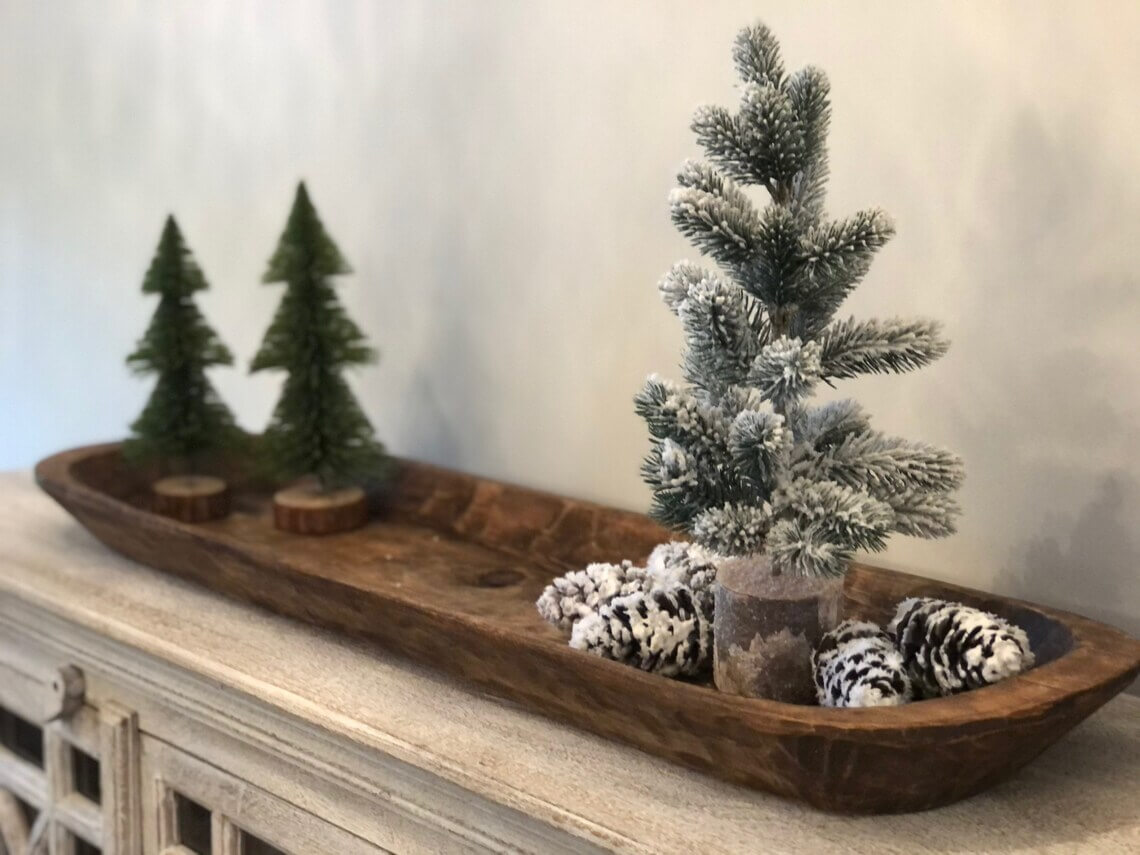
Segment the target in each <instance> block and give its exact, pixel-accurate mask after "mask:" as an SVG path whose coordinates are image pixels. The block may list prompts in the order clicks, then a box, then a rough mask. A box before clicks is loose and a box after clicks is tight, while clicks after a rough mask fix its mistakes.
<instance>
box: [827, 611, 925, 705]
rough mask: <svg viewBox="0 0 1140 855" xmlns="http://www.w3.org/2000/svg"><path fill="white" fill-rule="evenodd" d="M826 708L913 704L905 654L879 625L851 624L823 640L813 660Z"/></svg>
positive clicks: (843, 625) (834, 630) (835, 630)
mask: <svg viewBox="0 0 1140 855" xmlns="http://www.w3.org/2000/svg"><path fill="white" fill-rule="evenodd" d="M811 664H812V675H813V677H814V678H815V692H816V697H817V698H818V699H819V703H820V705H821V706H825V707H893V706H898V705H899V704H905V703H907V702H908V701H910V700H912V699H913V698H914V691H913V688H912V686H911V682H910V678H909V677H908V676H907V673H906V667H905V666H904V665H903V658H902V654H901V653H899V650H898V648H897V647H896V646H895V642H894V639H893V638H891V637H890V636H889V635H887V633H885V632H883V630H882V629H880V628H879V627H878V626H877V625H876V624H873V623H866V622H862V621H854V620H848V621H844V622H843V623H841V624H840V625H839V626H837V627H836V628H835V629H833V630H832V631H831V632H829V633H827V634H826V635H824V636H823V638H822V639H820V642H819V647H818V648H816V650H815V651H814V652H813V653H812V656H811Z"/></svg>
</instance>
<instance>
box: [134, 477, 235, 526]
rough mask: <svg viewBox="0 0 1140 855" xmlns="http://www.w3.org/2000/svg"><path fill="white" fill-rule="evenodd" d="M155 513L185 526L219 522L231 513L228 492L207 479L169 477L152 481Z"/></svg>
mask: <svg viewBox="0 0 1140 855" xmlns="http://www.w3.org/2000/svg"><path fill="white" fill-rule="evenodd" d="M151 489H152V490H153V491H154V509H155V510H156V511H157V512H158V513H160V514H162V515H163V516H165V517H173V518H174V519H176V520H182V522H188V523H200V522H207V521H208V520H216V519H221V518H222V517H224V516H226V515H227V514H228V513H229V512H230V490H229V487H228V486H227V485H226V482H225V481H223V480H222V479H221V478H214V477H212V476H210V475H172V476H170V477H169V478H160V479H159V480H158V481H155V482H154V484H153V485H152V487H151Z"/></svg>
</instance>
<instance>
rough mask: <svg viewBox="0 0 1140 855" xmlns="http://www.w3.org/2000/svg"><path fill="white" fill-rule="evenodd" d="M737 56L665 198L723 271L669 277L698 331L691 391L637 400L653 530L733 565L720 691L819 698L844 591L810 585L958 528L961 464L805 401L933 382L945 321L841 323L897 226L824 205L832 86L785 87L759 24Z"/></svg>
mask: <svg viewBox="0 0 1140 855" xmlns="http://www.w3.org/2000/svg"><path fill="white" fill-rule="evenodd" d="M733 57H734V60H735V63H736V68H737V71H738V73H739V75H740V77H741V81H742V88H741V104H740V109H739V110H738V111H737V112H735V113H732V112H730V111H729V110H726V109H724V108H722V107H706V108H703V109H701V110H699V111H698V112H697V114H696V116H695V118H694V120H693V125H692V127H693V130H694V131H695V133H696V135H697V139H698V141H699V143H700V144H701V145H702V147H703V148H704V150H705V152H706V154H707V156H708V160H707V161H699V162H689V163H686V165H685V166H684V167H683V169H682V170H681V172H680V175H679V177H678V181H679V185H680V186H679V187H678V188H677V189H676V190H675V191H674V192H673V194H672V196H671V207H672V217H673V221H674V223H675V224H676V226H677V228H678V229H679V230H680V231H681V233H682V234H684V235H685V236H686V237H688V238H689V239H690V240H691V241H692V243H693V244H694V246H695V247H696V248H697V249H699V250H701V251H702V252H703V253H704V254H706V255H707V256H709V257H710V259H711V260H712V261H714V262H716V264H717V265H718V266H719V270H711V269H707V268H704V267H701V266H698V265H696V264H693V263H690V262H682V263H680V264H677V265H676V266H674V268H673V269H672V270H671V271H670V272H669V273H668V274H667V275H666V276H665V278H664V280H663V281H662V282H661V285H660V291H661V295H662V297H663V299H664V301H665V303H666V304H667V305H668V306H669V308H670V309H671V310H672V311H673V312H674V313H675V314H676V315H677V316H678V317H679V318H680V320H681V323H682V326H683V329H684V334H685V339H686V343H687V347H686V350H685V353H684V360H683V371H684V376H685V381H686V382H685V383H684V384H675V383H672V382H668V381H666V380H662V379H659V378H657V377H651V378H650V379H649V380H648V381H647V383H646V385H645V387H644V389H643V390H642V392H641V393H640V394H639V395H638V396H637V399H636V405H637V410H638V412H639V413H640V414H641V415H642V417H643V418H644V419H645V420H646V422H647V424H648V426H649V430H650V434H651V437H652V448H651V451H650V453H649V455H648V456H647V458H646V460H645V463H644V466H643V475H644V478H645V480H646V482H647V483H648V484H649V485H650V487H651V488H652V490H653V506H652V514H653V516H654V517H655V518H656V519H658V520H659V521H661V522H662V523H664V524H666V525H669V526H671V527H673V528H675V529H678V530H680V531H683V532H686V533H688V534H689V535H690V536H691V537H692V538H693V539H694V540H696V541H697V542H698V543H699V544H701V545H703V546H704V547H707V548H708V549H710V550H712V551H713V552H715V553H717V554H719V555H721V556H725V557H730V558H731V557H736V560H735V561H725V562H721V566H720V570H719V581H718V584H717V586H716V588H715V590H716V597H715V604H716V615H715V627H714V628H715V633H714V635H715V646H716V660H717V670H716V678H717V683H718V685H721V686H722V688H724V689H726V690H727V691H735V692H741V693H745V694H768V695H769V696H780V697H783V698H785V699H788V700H805V701H806V700H810V698H811V697H812V694H813V693H812V686H811V681H810V676H811V668H810V663H809V661H808V659H809V651H810V649H811V648H812V647H814V644H815V643H816V641H818V639H819V637H820V636H821V635H822V634H823V633H824V632H826V631H827V630H828V629H829V628H830V627H829V624H830V623H832V622H834V620H835V619H836V609H837V607H838V589H837V587H835V586H832V588H831V593H830V594H828V595H827V596H829V597H830V598H831V603H830V605H829V606H826V607H825V604H824V601H823V599H822V597H823V596H824V595H823V594H822V593H820V591H822V587H820V588H818V589H813V588H812V585H813V584H814V583H812V582H811V581H810V580H812V579H820V578H831V577H840V576H842V574H843V573H844V572H845V571H846V568H847V564H848V561H849V559H850V558H851V556H852V554H853V553H854V552H855V551H857V550H879V549H882V548H883V546H884V543H885V539H886V537H887V536H888V534H890V533H891V532H901V533H904V534H910V535H917V536H921V537H941V536H944V535H947V534H950V533H951V532H952V531H953V528H954V518H955V516H956V514H957V506H956V504H955V502H954V500H953V498H952V497H951V493H952V492H953V491H954V490H955V489H957V487H958V486H959V485H960V483H961V480H962V467H961V463H960V461H959V459H958V458H957V457H956V456H955V455H953V454H951V453H950V452H947V451H944V450H942V449H938V448H934V447H931V446H928V445H924V444H919V443H912V442H907V441H906V440H903V439H898V438H895V437H891V436H888V435H885V434H883V433H880V432H879V431H876V430H874V429H872V427H871V426H870V421H869V419H868V417H867V415H866V414H865V413H864V412H863V410H862V409H861V408H860V406H859V405H858V404H857V403H855V402H854V401H852V400H839V401H834V402H831V403H826V404H822V405H813V404H811V403H810V397H811V395H812V393H813V392H814V391H815V389H816V387H817V386H819V384H821V383H822V384H825V385H827V386H831V385H834V383H835V382H836V381H840V380H846V379H849V378H854V377H857V376H859V375H863V374H878V373H900V372H904V371H909V370H912V369H915V368H920V367H922V366H924V365H926V364H928V363H930V362H931V361H933V360H934V359H937V358H938V357H940V356H941V355H942V354H943V353H945V351H946V348H947V342H946V341H945V339H944V338H943V337H942V335H941V333H940V329H939V325H938V324H937V323H936V322H934V321H928V320H903V319H891V320H885V321H882V320H857V319H854V318H849V319H841V318H837V312H838V310H839V308H840V307H841V305H842V303H843V302H844V300H845V298H846V297H847V295H848V294H849V293H850V292H851V291H852V289H853V288H854V287H855V286H856V285H857V284H858V282H859V281H860V280H861V279H862V278H863V276H864V275H865V274H866V273H867V271H868V269H869V267H870V263H871V260H872V257H873V256H874V254H875V252H876V251H877V250H878V249H880V248H881V247H882V246H883V245H884V244H885V243H886V242H887V240H888V239H889V238H890V237H891V235H892V234H893V233H894V228H893V226H892V224H891V222H890V220H889V219H888V217H887V216H886V215H885V214H884V213H882V212H881V211H877V210H867V211H860V212H858V213H856V214H854V215H852V216H850V217H847V218H846V219H840V220H833V219H830V218H828V217H827V215H826V213H825V211H824V190H825V185H826V181H827V178H828V164H827V151H826V137H827V131H828V124H829V121H830V104H829V87H828V83H827V79H826V77H825V76H824V74H823V72H821V71H820V70H818V69H816V68H811V67H808V68H805V69H803V70H800V71H797V72H795V73H792V74H788V73H786V72H785V70H784V67H783V63H782V61H781V59H780V53H779V46H778V44H777V42H776V40H775V38H774V37H773V36H772V34H771V33H770V32H769V31H768V29H767V28H765V27H764V26H762V25H758V26H755V27H750V28H746V29H745V30H743V31H742V32H741V33H740V35H739V36H738V38H737V41H736V45H735V49H734V52H733ZM748 186H752V187H758V188H761V191H762V192H763V193H765V194H766V195H767V197H768V204H767V205H765V206H764V207H759V206H758V205H757V204H756V202H755V201H754V197H753V195H750V193H749V191H748V190H747V189H746V188H747V187H748ZM730 571H731V574H732V578H733V580H734V581H733V582H731V583H730V582H729V581H728V578H729V575H730ZM761 575H763V576H764V577H766V578H765V579H761V578H759V576H761ZM775 579H790V581H789V582H784V583H781V584H783V585H784V588H783V589H782V591H781V589H780V588H779V586H778V585H777V586H771V587H770V588H769V591H777V592H778V593H776V594H775V595H774V599H779V597H783V598H784V601H783V602H779V603H775V604H774V605H773V606H772V608H770V609H768V610H767V611H765V610H764V609H763V608H762V607H761V606H759V605H758V603H757V599H758V598H762V597H764V596H768V595H769V594H768V593H764V591H763V589H764V588H765V586H766V585H769V582H768V581H767V580H775ZM797 580H799V581H797ZM801 582H802V583H803V584H800V583H801ZM797 585H799V587H798V588H797ZM813 590H815V591H816V593H815V594H814V595H813V593H812V591H813ZM738 594H739V595H740V596H737V595H738ZM813 596H815V597H816V599H817V602H813V601H812V597H813ZM797 598H798V599H797ZM792 601H796V602H795V603H792ZM789 604H792V605H789ZM793 606H794V607H793ZM796 609H798V612H796ZM793 613H795V614H797V617H796V619H795V620H793V621H791V623H798V624H801V625H798V626H791V625H790V624H789V619H788V615H789V614H793ZM800 618H802V621H801V620H800ZM810 623H814V624H816V625H811V626H809V625H808V624H810ZM750 639H751V640H752V646H751V647H750V646H749V644H750V641H749V640H750ZM722 666H723V667H722ZM738 666H739V667H738ZM765 672H767V674H765ZM722 684H723V685H722Z"/></svg>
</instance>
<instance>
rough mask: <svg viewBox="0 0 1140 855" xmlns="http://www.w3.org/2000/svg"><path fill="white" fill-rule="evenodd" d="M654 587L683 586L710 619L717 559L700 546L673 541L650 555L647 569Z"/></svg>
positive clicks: (661, 545)
mask: <svg viewBox="0 0 1140 855" xmlns="http://www.w3.org/2000/svg"><path fill="white" fill-rule="evenodd" d="M645 569H646V572H647V573H648V574H649V578H650V581H651V587H653V588H662V589H668V588H672V587H675V586H677V585H684V586H685V587H687V588H689V589H690V590H692V592H693V596H694V597H695V598H696V599H697V601H698V604H699V605H700V607H701V609H702V611H704V613H705V615H706V616H707V617H708V618H709V619H710V620H711V619H712V609H713V582H715V581H716V556H714V555H713V553H711V552H709V551H708V550H707V549H705V548H704V547H703V546H701V545H700V544H696V543H686V542H685V541H683V540H674V541H673V542H672V543H662V544H660V545H659V546H657V547H656V548H655V549H654V550H653V551H652V552H651V553H649V561H648V564H647V566H646V568H645Z"/></svg>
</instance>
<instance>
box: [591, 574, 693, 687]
mask: <svg viewBox="0 0 1140 855" xmlns="http://www.w3.org/2000/svg"><path fill="white" fill-rule="evenodd" d="M570 646H571V647H574V648H577V649H578V650H584V651H586V652H587V653H592V654H594V655H595V656H601V657H602V658H604V659H613V660H616V661H618V662H624V663H625V664H627V665H633V666H634V667H636V668H640V669H641V670H643V671H653V672H655V673H657V674H662V675H664V676H666V677H676V676H681V675H690V676H691V675H694V674H699V673H700V672H702V671H704V670H706V669H707V668H708V667H709V666H710V665H711V663H712V621H711V620H709V619H708V618H707V617H706V616H705V614H704V613H703V612H702V611H701V609H700V607H699V606H698V604H697V602H696V600H695V598H694V596H693V592H692V591H691V590H689V589H688V588H686V587H684V586H678V587H675V588H669V589H667V590H652V591H640V592H638V593H636V594H630V595H629V596H625V597H617V598H615V599H613V600H611V601H610V602H609V603H608V604H606V605H604V606H602V607H601V608H600V609H599V610H598V612H597V613H594V614H591V615H589V616H587V617H584V618H582V619H581V620H579V621H578V622H577V623H575V624H574V631H573V633H572V634H571V636H570Z"/></svg>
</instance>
